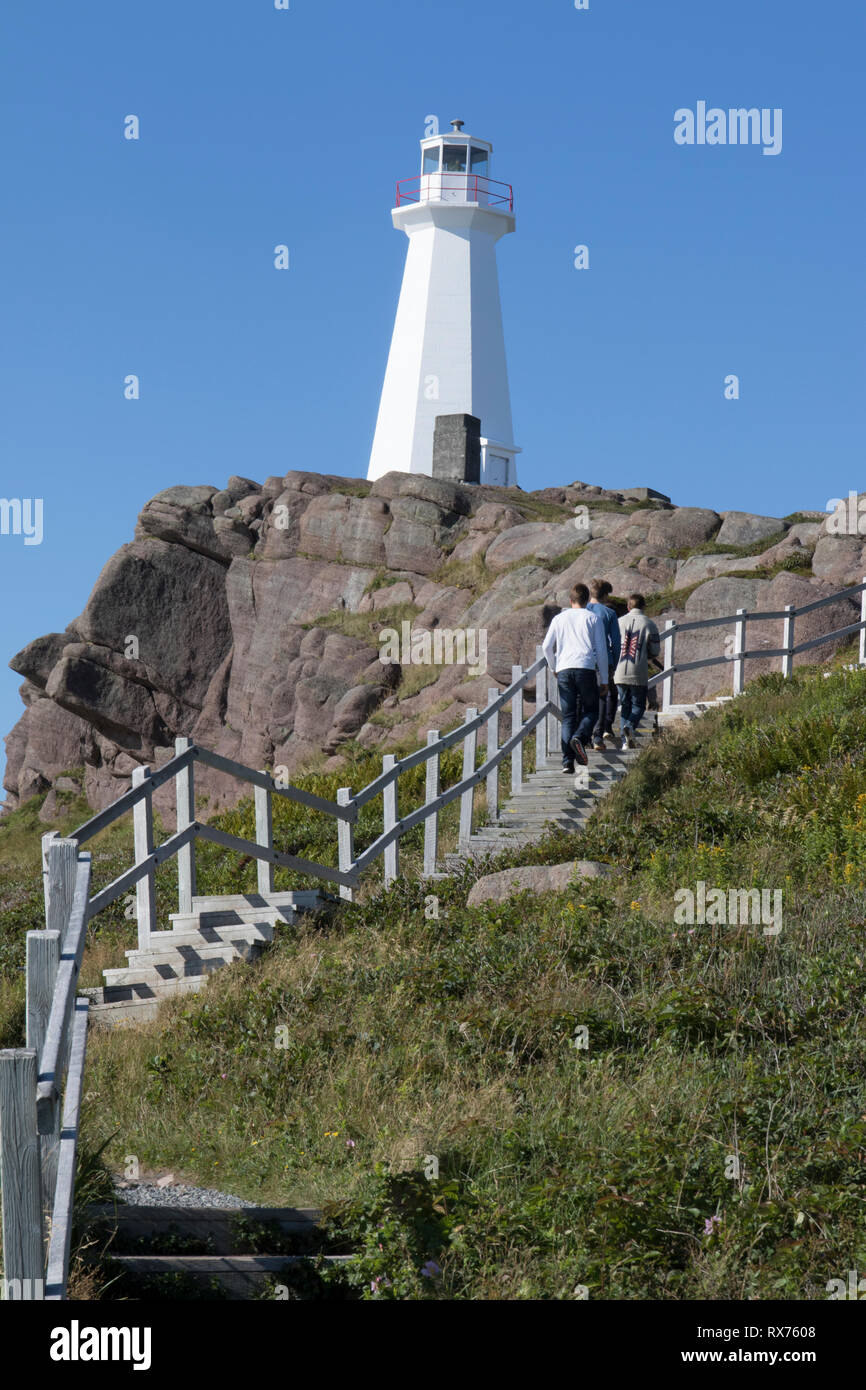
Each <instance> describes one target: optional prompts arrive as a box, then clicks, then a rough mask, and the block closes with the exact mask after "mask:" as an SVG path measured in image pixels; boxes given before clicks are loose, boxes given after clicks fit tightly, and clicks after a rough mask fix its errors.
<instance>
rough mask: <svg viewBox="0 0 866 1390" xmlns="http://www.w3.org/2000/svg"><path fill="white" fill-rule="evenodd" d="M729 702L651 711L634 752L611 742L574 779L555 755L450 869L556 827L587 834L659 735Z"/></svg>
mask: <svg viewBox="0 0 866 1390" xmlns="http://www.w3.org/2000/svg"><path fill="white" fill-rule="evenodd" d="M730 699H732V696H730V695H725V696H721V697H720V698H719V699H716V700H702V701H698V702H696V703H694V704H691V705H674V706H672V707H671V708H670V709H669V710H668V711H666V712H665V713H664V714H662V713H656V712H655V711H649V712H648V713H647V715H646V716H645V717H644V724H643V726H642V727H641V728H640V729H638V731H637V733H636V734H635V741H636V745H637V746H636V747H635V748H625V749H623V748H619V747H616V746H614V745H615V744H618V743H619V739H618V738H617V739H616V740H615V741H612V740H610V739H609V740H608V748H607V751H606V752H604V753H601V752H596V751H594V750H592V749H589V750H587V751H588V756H589V765H588V767H587V768H584V769H582V770H580V769H579V770H578V771H577V772H576V774H575V776H574V777H573V778H572V777H566V776H563V774H562V772H561V771H560V767H561V764H562V759H561V757H560V755H559V752H557V753H556V754H555V755H551V756H550V757H548V758H547V760H546V761H545V764H544V766H543V767H542V768H539V769H538V770H536V771H535V772H532V773H530V775H529V776H528V777H527V778H526V780H525V781H524V782H523V783H522V785H521V788H520V791H519V792H517V793H516V794H515V795H513V796H511V797H510V798H509V800H507V801H506V802H504V803H503V805H502V806H501V808H500V811H499V815H498V816H497V817H496V818H495V819H493V820H489V821H487V822H486V823H485V824H484V825H482V826H480V827H479V829H477V830H476V831H475V832H474V833H473V834H472V836H471V837H470V839H469V840H467V841H466V842H465V843H464V844H462V845H460V847H459V849H458V851H457V853H456V854H449V855H446V856H445V863H446V867H447V868H448V869H450V870H456V869H459V868H460V866H461V865H462V864H463V863H464V861H465V860H466V859H485V858H488V857H493V856H495V855H497V854H503V853H504V852H505V851H506V850H510V849H522V848H524V846H526V845H531V844H535V843H536V841H538V840H540V839H541V838H542V837H543V836H544V835H545V834H546V833H547V831H548V830H549V829H550V827H551V826H555V827H558V828H559V829H562V830H573V831H575V832H578V831H580V830H582V829H583V827H584V826H585V824H586V822H587V821H588V820H589V818H590V816H592V815H594V813H595V811H596V809H597V807H598V804H599V802H600V800H601V799H602V798H603V797H605V796H606V795H607V793H608V792H609V791H610V790H611V788H612V787H614V786H615V785H616V783H617V782H619V781H620V780H621V779H622V778H623V777H625V775H626V773H627V772H628V770H629V768H630V766H631V764H632V763H633V762H634V760H635V758H637V757H639V756H640V753H641V750H642V749H644V748H646V746H647V744H648V743H649V742H650V741H651V740H652V738H653V737H654V736H655V735H656V732H657V731H661V730H662V729H665V728H669V727H670V726H671V725H673V724H681V723H683V722H685V721H689V720H692V719H696V718H698V717H699V716H700V715H702V714H704V713H706V711H707V710H709V709H715V708H716V707H718V706H719V705H722V704H724V703H726V702H727V701H729V700H730ZM581 774H583V775H581Z"/></svg>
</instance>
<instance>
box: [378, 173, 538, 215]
mask: <svg viewBox="0 0 866 1390" xmlns="http://www.w3.org/2000/svg"><path fill="white" fill-rule="evenodd" d="M456 195H459V196H456ZM437 202H441V203H463V202H466V203H479V204H480V205H481V206H482V207H503V208H507V209H508V211H509V212H513V211H514V191H513V189H512V187H511V184H510V183H500V182H499V180H498V179H487V178H485V177H484V176H483V175H482V174H438V173H437V174H416V175H415V177H414V178H413V179H401V180H400V181H399V183H398V184H397V207H398V208H399V207H402V206H403V204H404V203H437Z"/></svg>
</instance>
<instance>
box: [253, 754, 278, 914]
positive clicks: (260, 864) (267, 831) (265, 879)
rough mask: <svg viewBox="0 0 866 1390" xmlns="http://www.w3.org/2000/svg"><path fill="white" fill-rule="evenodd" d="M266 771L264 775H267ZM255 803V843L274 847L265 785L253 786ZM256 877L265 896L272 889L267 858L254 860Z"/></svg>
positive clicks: (272, 826) (271, 813)
mask: <svg viewBox="0 0 866 1390" xmlns="http://www.w3.org/2000/svg"><path fill="white" fill-rule="evenodd" d="M267 775H268V774H267V772H265V776H266V777H267ZM255 794H256V795H255V803H256V844H257V845H262V846H263V847H264V848H265V849H268V850H273V848H274V814H273V806H272V805H271V793H270V791H268V789H267V788H266V787H256V788H255ZM256 878H257V880H258V889H259V893H261V894H262V895H263V896H266V895H267V894H268V893H273V891H274V866H273V864H272V863H271V861H270V860H269V859H257V860H256Z"/></svg>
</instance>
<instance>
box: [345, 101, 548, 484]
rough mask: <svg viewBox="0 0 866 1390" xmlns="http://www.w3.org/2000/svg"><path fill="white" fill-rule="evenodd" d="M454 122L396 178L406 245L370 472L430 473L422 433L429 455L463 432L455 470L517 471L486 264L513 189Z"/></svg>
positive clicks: (510, 474)
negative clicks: (411, 169)
mask: <svg viewBox="0 0 866 1390" xmlns="http://www.w3.org/2000/svg"><path fill="white" fill-rule="evenodd" d="M463 124H464V123H463V121H452V122H451V127H452V128H451V131H450V133H449V134H447V135H433V136H430V137H428V138H427V139H424V140H422V141H421V172H420V174H418V175H416V177H415V178H411V179H404V180H402V181H401V182H400V183H398V184H397V205H396V207H395V208H394V209H393V211H392V213H391V218H392V221H393V223H394V226H395V227H396V228H397V229H398V230H400V231H403V232H405V233H406V236H407V237H408V238H409V246H408V248H407V252H406V266H405V269H404V271H403V286H402V289H401V291H400V300H399V303H398V305H397V317H396V320H395V323H394V333H393V337H392V339H391V350H390V353H389V355H388V366H387V369H386V371H385V383H384V386H383V388H382V397H381V401H380V403H379V416H378V420H377V423H376V434H375V437H374V440H373V449H372V453H371V455H370V466H369V469H368V470H367V477H368V478H370V479H374V478H380V477H381V476H382V474H383V473H388V472H390V471H391V470H392V469H396V470H397V471H398V472H401V473H426V474H428V475H433V474H436V473H437V472H438V467H435V468H434V436H435V439H436V454H437V459H438V458H439V455H440V451H441V449H442V448H443V447H444V448H445V449H446V450H447V448H448V447H449V446H450V442H451V441H453V440H455V439H458V438H459V437H460V436H461V435H462V436H463V437H464V441H465V437H466V433H467V432H468V434H469V435H470V436H471V440H470V443H471V444H472V445H474V449H475V455H476V464H475V467H474V469H473V472H474V476H470V474H469V473H468V472H467V473H466V475H465V476H466V479H467V481H474V482H477V481H480V482H482V483H494V484H499V485H500V486H513V485H514V484H515V483H516V482H517V469H516V457H517V455H518V454H519V453H520V450H519V449H518V448H517V447H516V446H515V444H514V435H513V429H512V423H511V397H510V394H509V390H508V368H507V366H506V360H505V337H504V334H503V331H502V309H501V306H500V300H499V276H498V272H497V267H496V243H497V242H498V241H499V239H500V237H503V236H505V235H506V234H507V233H508V232H513V231H514V226H515V220H514V197H513V193H512V189H511V186H510V185H509V184H506V183H501V182H499V181H497V180H495V179H493V178H491V176H490V169H491V156H492V154H493V146H492V145H491V144H490V142H489V141H488V140H480V139H477V138H476V137H475V136H474V135H467V134H466V132H465V131H464V129H463ZM437 420H439V422H440V424H439V426H438V428H437ZM469 452H470V453H471V448H470V451H469ZM448 476H455V474H454V472H453V469H452V470H451V471H450V473H449V474H448Z"/></svg>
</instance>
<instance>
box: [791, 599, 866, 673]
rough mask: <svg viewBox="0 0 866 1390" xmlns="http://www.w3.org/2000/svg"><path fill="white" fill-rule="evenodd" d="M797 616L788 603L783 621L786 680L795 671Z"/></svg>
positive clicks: (792, 606)
mask: <svg viewBox="0 0 866 1390" xmlns="http://www.w3.org/2000/svg"><path fill="white" fill-rule="evenodd" d="M796 616H797V610H796V608H795V607H794V605H793V603H786V604H785V617H784V619H783V620H782V621H783V626H782V646H783V647H784V649H785V654H784V656H783V657H782V675H783V676H784V677H785V678H786V679H787V678H788V676H790V675H792V674H793V671H794V619H795V618H796ZM861 635H862V634H861Z"/></svg>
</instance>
